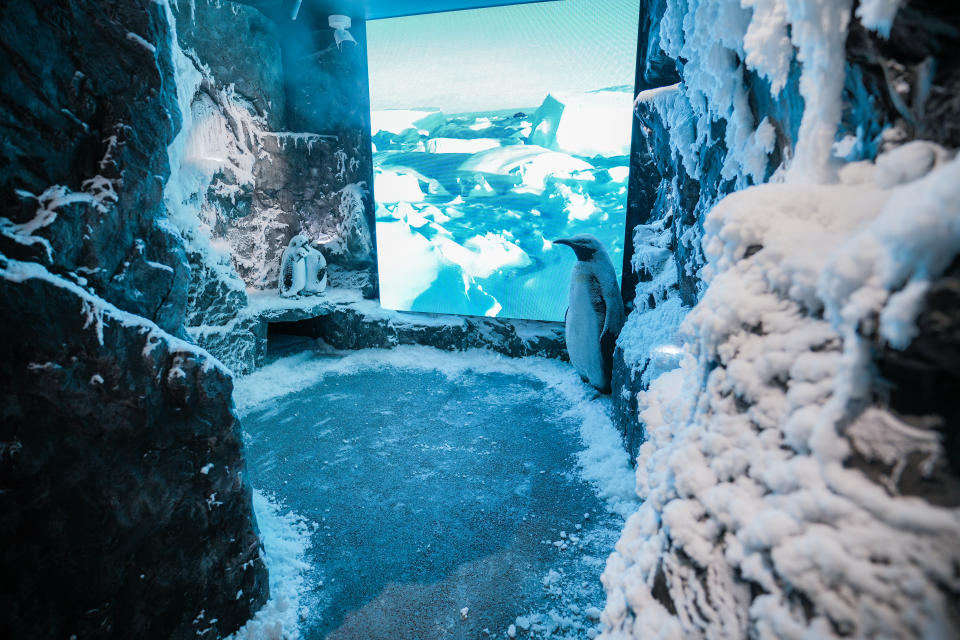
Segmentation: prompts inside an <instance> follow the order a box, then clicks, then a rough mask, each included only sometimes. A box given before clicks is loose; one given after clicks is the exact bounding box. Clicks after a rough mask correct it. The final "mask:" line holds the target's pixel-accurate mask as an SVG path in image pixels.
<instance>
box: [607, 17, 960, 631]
mask: <svg viewBox="0 0 960 640" xmlns="http://www.w3.org/2000/svg"><path fill="white" fill-rule="evenodd" d="M899 4H900V3H896V2H863V3H860V4H859V5H858V10H857V12H856V13H855V14H854V12H853V3H848V2H816V1H814V0H811V1H802V0H797V1H793V0H788V1H783V2H779V1H776V0H770V1H763V0H756V1H751V2H743V3H741V2H737V1H729V2H728V1H721V0H703V1H696V0H689V1H686V2H665V3H653V5H652V9H651V11H654V12H656V11H657V10H659V11H661V13H662V20H659V21H656V20H655V21H654V22H655V23H656V24H657V30H656V33H659V38H660V45H661V47H662V49H663V51H664V52H665V53H666V54H668V55H669V56H670V57H672V58H674V59H675V60H678V61H679V62H678V69H679V76H680V83H679V84H677V85H674V86H663V87H655V86H654V87H651V88H650V89H649V90H645V91H642V92H641V93H640V95H639V96H638V99H637V103H636V105H637V107H636V111H637V114H638V117H639V123H638V127H637V129H636V130H635V133H636V135H638V136H639V142H640V144H641V147H640V148H641V153H640V154H638V156H637V157H635V158H634V159H633V163H634V169H635V171H636V172H637V174H638V175H639V176H640V179H641V180H642V181H645V182H644V183H642V184H641V185H639V186H638V187H637V188H636V191H632V192H631V193H632V194H633V193H636V194H638V201H639V202H640V203H641V207H643V208H645V209H647V210H649V214H644V215H646V218H643V217H641V218H639V219H635V222H636V223H637V224H636V226H635V227H634V237H633V239H634V257H633V267H634V273H635V275H636V278H637V284H636V291H637V297H636V302H635V309H634V311H633V313H632V314H631V315H630V317H629V318H628V322H627V325H626V326H625V328H624V332H623V333H622V334H621V337H620V340H619V343H618V347H619V357H620V359H621V367H622V370H621V380H622V381H623V383H622V385H621V388H622V389H623V398H622V400H618V398H617V396H616V391H615V397H614V402H618V401H621V402H622V403H623V405H622V406H624V407H625V411H626V412H627V415H628V420H629V424H628V425H625V427H624V429H625V436H626V438H627V444H628V446H630V445H631V443H632V444H633V445H634V446H637V449H636V450H637V459H636V465H637V492H638V494H639V496H640V497H641V498H642V499H643V500H644V503H643V505H642V506H641V507H640V509H639V511H638V512H637V513H636V514H634V515H633V516H631V518H630V519H629V520H628V522H627V525H626V528H625V530H624V533H623V535H622V537H621V539H620V541H619V543H618V545H617V550H616V552H615V553H614V554H613V555H612V556H611V558H610V559H609V560H608V564H607V569H606V572H605V574H604V584H605V587H606V589H607V594H608V602H607V606H606V609H605V611H604V614H603V622H604V623H605V625H606V630H605V633H604V636H603V637H609V638H645V637H648V636H656V637H672V638H690V637H731V638H739V637H761V638H775V637H776V638H783V637H786V638H800V637H817V638H821V637H935V638H941V637H942V638H946V637H953V636H955V634H956V633H957V625H958V621H957V618H956V614H955V602H956V598H957V594H958V592H960V578H958V576H957V573H956V571H955V567H956V566H958V563H960V543H958V540H960V510H958V508H957V506H958V501H957V499H956V495H957V492H956V484H957V483H956V475H955V474H956V469H955V465H956V459H955V452H953V451H951V450H950V449H949V448H948V447H954V450H955V444H951V442H950V439H951V438H952V437H953V436H952V435H951V434H950V432H949V429H950V425H949V423H948V422H946V421H947V420H949V419H952V418H949V416H941V417H938V416H936V415H922V414H921V415H912V414H909V412H907V413H904V412H900V411H895V410H892V409H891V403H890V402H889V401H888V397H889V395H890V394H893V395H895V396H896V395H902V393H900V392H899V391H897V390H896V389H895V390H893V391H890V390H888V389H886V388H885V387H884V384H885V382H884V381H881V380H879V379H878V377H877V368H878V361H879V360H881V359H882V358H886V357H889V356H887V355H884V354H890V353H900V352H901V350H903V349H907V348H908V347H910V348H912V343H913V342H914V341H916V340H918V339H919V338H921V337H923V336H922V334H920V332H919V329H918V318H920V319H922V318H923V317H924V316H923V314H925V313H926V312H927V306H928V305H930V304H932V303H931V299H930V297H929V296H930V295H933V293H932V292H934V291H939V292H942V291H943V286H942V285H941V283H940V282H941V279H942V278H943V277H944V274H945V272H948V270H952V271H949V273H955V271H956V267H955V260H956V257H957V254H958V251H960V204H958V202H960V200H958V198H960V187H958V180H960V160H957V159H956V157H955V153H954V152H953V151H948V150H946V149H944V148H943V147H941V146H938V145H937V144H934V143H931V142H925V141H921V140H918V141H914V142H910V143H907V144H903V142H904V141H905V140H906V139H909V135H913V134H916V133H917V132H919V131H922V130H927V131H930V132H933V133H935V134H937V135H936V136H935V139H936V140H937V141H938V142H943V141H947V142H949V141H950V140H951V138H950V135H951V134H949V133H945V132H947V129H945V128H942V127H938V126H936V125H935V126H927V125H924V123H923V122H918V121H914V122H911V121H909V119H907V118H906V117H905V116H911V115H912V114H911V113H910V112H908V110H899V109H898V108H897V107H896V105H895V104H894V103H895V100H893V99H891V98H890V96H889V95H888V94H887V93H886V91H888V87H887V85H886V81H885V80H884V76H883V74H881V73H879V71H880V67H883V68H886V69H894V68H896V65H897V64H899V63H897V62H896V55H898V50H897V49H896V47H895V45H885V46H887V48H886V49H883V50H884V51H885V53H884V54H883V55H887V56H889V57H888V58H887V59H883V58H882V56H881V57H879V58H878V59H877V60H873V61H871V62H870V63H867V62H865V61H864V59H863V58H862V57H860V56H862V50H861V47H864V41H865V39H868V38H871V37H872V38H882V37H884V34H890V33H893V34H894V35H895V36H896V38H903V37H905V35H906V33H909V31H907V32H904V31H903V29H905V28H906V27H904V26H903V25H904V24H906V25H908V26H909V27H910V28H917V29H918V31H919V32H921V33H922V32H923V30H922V29H921V28H920V27H917V25H923V24H925V22H924V19H923V15H922V11H923V9H919V10H918V11H920V12H921V13H920V14H918V13H913V14H910V16H909V21H907V22H904V23H903V24H901V25H900V27H898V25H897V24H896V23H893V16H894V15H896V10H897V6H898V5H899ZM918 15H919V17H918ZM858 19H859V20H862V24H861V23H858V22H856V21H857V20H858ZM848 28H849V30H848ZM864 28H865V29H867V30H869V31H870V32H871V33H872V34H873V35H870V34H867V35H864V33H865V32H864ZM898 28H900V29H901V32H900V33H899V34H897V33H896V32H897V29H898ZM850 34H854V35H855V36H856V37H854V35H850ZM848 36H849V39H848ZM896 38H894V37H891V40H895V39H896ZM871 46H874V47H875V49H874V51H876V47H877V46H878V45H871ZM851 51H852V52H853V53H851ZM891 51H892V52H893V53H890V52H891ZM900 53H902V51H901V52H900ZM794 55H796V57H794ZM851 56H852V57H853V58H854V59H856V63H855V64H854V63H851V62H850V59H851ZM646 62H647V63H649V62H650V59H648V60H647V61H646ZM874 63H876V64H877V65H878V66H871V64H874ZM638 64H640V65H641V67H642V66H643V65H644V64H645V61H644V60H643V59H641V60H640V61H638ZM841 69H843V70H844V72H839V73H838V70H841ZM870 74H876V75H873V76H870ZM954 75H955V73H954ZM878 76H879V78H880V82H877V77H878ZM903 77H904V78H907V76H906V75H904V76H903ZM931 77H932V76H931ZM936 77H937V78H938V81H940V80H943V76H936ZM908 79H909V78H908ZM914 80H915V77H914ZM912 81H913V80H911V82H912ZM950 82H955V80H953V79H951V77H950V76H949V75H948V76H947V82H946V84H945V85H944V86H950ZM904 83H905V84H904V85H903V87H901V90H902V91H915V90H916V85H912V84H910V83H909V82H907V80H904ZM664 84H665V85H667V84H668V83H664ZM641 88H642V87H641ZM939 90H940V89H938V90H935V91H933V92H932V93H931V95H936V94H937V91H939ZM891 91H892V90H891ZM868 96H869V97H868ZM798 98H802V102H801V101H799V100H798ZM865 104H871V105H872V107H871V109H872V110H871V109H864V108H863V106H864V105H865ZM931 104H933V102H931ZM937 104H938V106H937V109H940V108H941V107H940V106H939V103H937ZM954 117H955V115H954ZM925 127H926V128H925ZM908 132H912V134H911V133H908ZM941 134H942V135H941ZM837 141H841V142H840V143H838V142H837ZM636 144H637V140H636V139H635V145H636ZM635 148H636V146H635ZM644 149H646V151H644ZM880 150H882V151H885V152H884V153H881V154H880V155H879V156H877V157H875V154H876V153H877V152H878V151H880ZM768 181H769V182H772V184H761V183H763V182H768ZM649 185H658V186H653V187H651V186H649ZM754 185H759V186H754ZM634 188H635V187H634V185H631V189H634ZM631 197H633V196H631ZM701 251H702V253H701ZM952 264H953V266H951V265H952ZM950 277H955V276H950ZM950 282H952V281H950ZM940 295H942V293H941V294H940ZM941 300H942V298H941ZM947 300H949V298H947ZM939 304H944V303H943V302H940V303H939ZM946 304H949V302H947V303H946ZM933 311H934V312H936V311H937V309H933ZM943 312H944V314H945V315H944V317H948V316H949V314H950V313H951V311H950V308H947V309H944V310H943ZM954 313H955V311H954ZM924 326H927V327H928V328H929V326H930V324H929V322H928V321H927V324H926V325H924ZM948 326H949V325H948ZM678 327H679V330H678ZM928 348H929V347H928ZM665 351H666V352H668V353H670V354H672V361H664V360H662V359H661V361H660V364H657V362H656V358H655V357H654V355H655V354H656V353H658V352H659V353H660V354H661V355H662V354H663V353H664V352H665ZM881 364H882V363H881ZM884 366H885V365H884ZM631 402H635V403H636V405H635V408H634V406H631V405H630V403H631ZM913 406H914V407H916V406H917V403H914V405H913ZM919 406H921V407H923V406H924V405H923V404H922V403H920V405H919ZM937 406H941V407H942V405H941V404H939V402H938V403H937ZM925 411H926V412H927V413H930V412H932V404H928V405H927V406H926V407H925ZM631 429H632V430H633V431H634V435H633V436H632V437H633V440H632V441H631V431H630V430H631ZM637 431H639V433H636V432H637ZM945 438H946V439H945ZM641 443H642V444H641Z"/></svg>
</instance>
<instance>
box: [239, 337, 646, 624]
mask: <svg viewBox="0 0 960 640" xmlns="http://www.w3.org/2000/svg"><path fill="white" fill-rule="evenodd" d="M235 398H236V401H237V405H238V408H239V410H240V411H241V414H242V418H243V426H244V430H245V432H246V433H245V435H246V447H247V456H248V465H249V467H248V473H249V474H250V478H251V483H252V484H253V486H254V487H255V489H256V490H257V492H258V494H259V495H258V499H257V501H256V502H257V505H256V506H257V511H258V517H259V519H260V520H261V531H262V534H263V538H264V544H265V547H266V551H267V560H268V564H269V565H270V566H271V568H273V567H274V566H276V565H277V563H278V562H280V563H285V564H284V566H283V567H281V570H280V571H276V572H274V573H277V574H278V575H277V576H274V575H271V583H272V584H271V587H272V591H273V593H274V596H275V597H281V596H282V595H283V593H284V590H286V591H291V589H290V584H286V585H282V584H277V582H276V581H277V580H279V579H283V580H287V581H288V582H289V581H290V580H293V579H294V578H296V580H297V581H296V582H295V583H294V589H293V592H292V593H291V594H290V595H291V596H292V597H291V599H292V600H294V602H292V603H291V606H292V607H296V608H297V611H298V612H299V619H300V628H299V632H300V634H302V637H304V638H308V639H314V638H316V639H319V638H331V639H334V638H338V639H339V638H342V639H347V638H358V639H359V638H364V639H371V640H372V639H377V638H391V639H398V640H399V639H407V638H409V639H416V638H421V639H423V640H427V639H435V638H471V639H472V638H486V637H490V638H507V637H509V636H508V633H509V632H510V631H511V625H513V627H514V629H512V631H514V632H515V634H516V637H520V638H524V637H536V638H584V637H590V636H592V635H593V632H592V631H591V630H592V629H596V628H597V625H598V624H599V623H598V622H597V621H596V619H595V618H594V616H595V615H596V614H597V613H598V612H597V611H596V609H600V608H602V606H603V600H604V594H603V589H602V586H601V585H600V581H599V576H600V573H601V571H602V570H603V566H604V563H605V560H606V556H607V555H608V554H609V553H610V551H611V550H612V548H613V544H614V543H615V541H616V539H617V537H618V535H619V532H620V529H621V528H622V525H623V517H622V514H624V513H626V512H627V511H628V510H630V509H631V508H633V505H632V493H633V492H632V489H633V474H632V473H631V472H630V470H629V468H628V465H627V458H626V455H625V454H624V453H623V452H622V449H620V448H619V442H618V439H617V435H616V433H615V431H614V428H613V426H612V425H611V424H610V422H609V419H608V418H607V411H608V400H607V399H606V398H597V397H595V395H594V394H593V393H592V391H590V390H589V389H588V388H586V387H584V386H583V385H582V384H581V383H580V382H579V380H578V379H577V378H576V376H575V375H574V374H573V373H572V370H571V369H570V368H569V366H567V365H564V364H562V363H556V362H550V361H545V360H540V359H523V360H509V359H502V358H499V357H497V356H493V355H491V354H487V353H482V352H476V353H468V354H452V353H447V352H442V351H437V350H433V349H428V348H425V347H411V348H402V349H397V350H393V351H373V350H367V351H361V352H354V353H353V354H351V355H347V356H334V357H331V356H329V355H327V356H324V355H322V354H318V353H304V354H299V355H295V356H290V357H286V358H283V359H281V360H278V361H277V362H275V363H273V364H272V365H270V366H268V367H266V368H265V369H263V370H261V371H259V372H257V373H255V374H253V375H251V376H247V377H246V378H243V379H241V380H239V381H238V382H237V389H236V392H235ZM263 495H268V496H270V500H269V501H267V500H264V499H263V498H262V497H261V496H263ZM277 505H281V506H279V507H278V506H277ZM278 516H279V517H280V518H281V520H280V521H278V519H277V518H278ZM298 516H299V517H300V518H302V519H303V520H301V521H300V522H301V524H300V525H299V531H301V532H306V533H307V534H308V536H309V537H308V540H305V542H307V544H306V545H301V548H300V549H299V553H300V555H301V557H300V558H298V559H299V560H302V561H304V564H303V565H302V566H303V567H304V570H303V571H302V572H301V574H302V575H300V576H299V577H298V576H296V573H297V571H292V572H291V571H290V567H291V566H297V565H296V563H293V564H291V563H290V562H289V560H290V559H289V558H282V557H280V556H283V555H284V554H287V555H289V554H290V553H294V554H295V553H297V552H298V550H297V548H296V544H292V545H291V544H289V540H288V539H294V540H295V538H296V531H293V532H292V533H291V531H290V527H287V528H286V530H285V529H284V526H277V525H278V522H279V523H280V525H283V524H284V521H282V518H287V524H289V523H290V522H293V523H294V524H295V523H296V522H297V520H296V518H297V517H298ZM304 521H305V522H306V523H307V525H306V526H304V525H303V524H302V523H303V522H304ZM295 528H296V527H295ZM285 531H286V532H285ZM284 536H286V538H288V539H284ZM303 537H304V538H306V537H307V536H303ZM304 547H305V548H304ZM291 549H292V551H291ZM281 574H282V575H281ZM592 607H593V608H596V609H591V608H592ZM287 632H288V633H289V632H290V630H289V629H288V630H287Z"/></svg>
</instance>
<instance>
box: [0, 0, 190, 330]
mask: <svg viewBox="0 0 960 640" xmlns="http://www.w3.org/2000/svg"><path fill="white" fill-rule="evenodd" d="M108 9H109V12H110V14H109V17H107V15H106V14H105V12H106V11H107V10H108ZM0 42H2V45H0V46H2V49H0V52H2V53H0V58H2V60H0V64H2V68H3V71H2V74H3V75H2V80H0V88H2V89H0V136H2V139H3V148H2V154H0V198H2V201H3V202H4V209H3V211H2V215H3V216H4V217H6V218H8V219H9V220H10V222H11V223H12V225H18V224H24V223H27V224H29V223H30V221H34V226H35V227H36V229H35V230H34V231H32V233H31V232H30V231H28V230H25V229H23V228H19V229H18V228H16V227H15V226H12V225H11V224H8V225H5V229H4V233H3V234H2V236H0V242H2V246H0V249H2V250H3V251H5V252H9V253H11V254H16V255H19V256H20V257H23V258H29V259H36V260H39V261H42V262H44V263H45V264H47V265H48V266H51V267H52V268H53V269H54V270H56V271H58V272H60V273H66V272H77V273H79V274H80V275H81V276H82V277H83V278H85V279H86V282H87V283H88V284H89V285H90V286H92V287H93V288H94V290H95V291H97V293H98V294H100V295H102V296H104V297H105V298H107V299H109V300H110V301H111V302H113V303H114V304H116V305H117V306H119V307H120V308H122V309H125V310H128V311H131V312H133V313H136V314H138V315H142V316H144V317H146V318H149V319H151V320H154V321H156V322H157V324H159V325H160V326H161V327H163V328H164V329H166V330H168V331H176V330H177V328H178V327H179V326H180V325H181V324H182V323H183V307H184V304H183V303H184V302H185V298H184V292H185V291H186V288H185V284H186V281H187V278H188V269H187V263H186V259H185V256H184V254H183V250H182V248H181V245H180V242H179V240H178V239H176V238H172V237H170V231H169V230H168V229H167V228H165V227H163V226H160V225H157V223H156V220H157V219H158V218H159V217H161V216H162V213H163V208H162V203H161V199H160V196H161V192H162V189H163V177H162V176H164V175H165V174H166V172H167V152H166V145H167V144H169V142H170V140H171V139H172V138H173V134H174V131H175V129H176V127H177V126H178V124H179V123H178V120H177V115H176V114H177V110H176V108H175V105H176V96H175V94H174V93H173V92H172V91H171V87H172V82H173V69H172V65H171V58H170V38H169V29H168V26H167V22H166V18H165V15H164V12H163V7H162V6H161V5H159V4H157V3H153V2H147V1H146V0H143V1H137V2H123V3H120V2H118V3H112V4H111V5H110V6H109V7H107V6H103V5H102V3H98V4H91V3H87V2H71V1H66V0H65V1H63V2H57V3H54V4H53V5H50V4H49V3H31V2H18V3H6V4H4V6H3V8H2V9H0ZM91 230H95V232H91ZM31 235H32V239H31V238H28V237H27V236H31ZM47 247H48V248H47Z"/></svg>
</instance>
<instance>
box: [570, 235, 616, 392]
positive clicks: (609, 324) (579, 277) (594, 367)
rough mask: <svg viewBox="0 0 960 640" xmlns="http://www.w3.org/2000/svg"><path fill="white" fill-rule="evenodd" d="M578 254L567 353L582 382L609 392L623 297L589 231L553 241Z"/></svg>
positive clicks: (571, 288) (573, 282) (571, 289)
mask: <svg viewBox="0 0 960 640" xmlns="http://www.w3.org/2000/svg"><path fill="white" fill-rule="evenodd" d="M553 242H554V244H563V245H566V246H568V247H570V248H571V249H573V252H574V253H576V254H577V264H575V265H574V266H573V274H572V275H571V277H570V300H569V302H568V307H567V315H566V337H567V352H568V353H569V354H570V362H571V363H572V364H573V366H574V368H575V369H576V370H577V373H579V374H580V377H581V378H583V380H584V382H588V383H590V384H591V385H592V386H594V387H596V388H597V389H599V390H600V391H601V392H602V393H610V379H611V377H612V375H613V349H614V347H615V346H616V342H617V336H618V335H620V329H622V328H623V322H624V312H623V299H622V298H621V297H620V287H619V286H618V285H617V273H616V271H614V269H613V262H611V261H610V256H609V255H607V252H606V251H605V250H604V248H603V245H601V244H600V241H599V240H597V239H596V238H595V237H593V236H592V235H590V234H588V233H582V234H579V235H575V236H572V237H570V238H560V239H559V240H554V241H553Z"/></svg>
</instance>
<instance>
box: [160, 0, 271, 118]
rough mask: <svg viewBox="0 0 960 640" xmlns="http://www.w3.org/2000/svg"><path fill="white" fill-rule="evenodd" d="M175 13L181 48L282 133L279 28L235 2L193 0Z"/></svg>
mask: <svg viewBox="0 0 960 640" xmlns="http://www.w3.org/2000/svg"><path fill="white" fill-rule="evenodd" d="M174 9H175V15H176V19H177V37H178V39H179V41H180V46H181V47H182V48H184V49H185V50H189V51H192V52H193V53H194V54H195V55H196V57H197V58H198V59H199V60H201V61H203V64H205V65H207V67H208V68H209V70H210V75H211V76H212V77H214V78H216V79H217V80H218V81H219V82H220V83H221V84H222V85H224V86H225V85H230V84H232V85H233V86H234V88H235V90H236V92H237V94H239V95H241V96H243V97H244V98H246V99H247V100H249V102H250V104H251V105H252V106H253V108H254V110H255V111H256V113H258V114H260V115H262V116H264V117H265V118H266V120H267V125H268V127H270V129H271V130H272V131H280V130H282V127H283V122H284V115H285V113H286V103H287V98H286V90H285V88H284V78H283V63H282V61H281V57H280V45H279V34H278V33H277V25H276V24H275V23H274V22H273V21H272V20H269V19H267V17H266V16H265V15H263V14H262V13H260V12H259V11H256V10H253V9H251V8H248V7H245V6H243V5H240V4H236V3H232V2H219V1H212V0H199V1H197V0H194V1H193V2H189V3H184V4H182V5H181V4H179V3H178V4H177V5H176V7H174Z"/></svg>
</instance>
